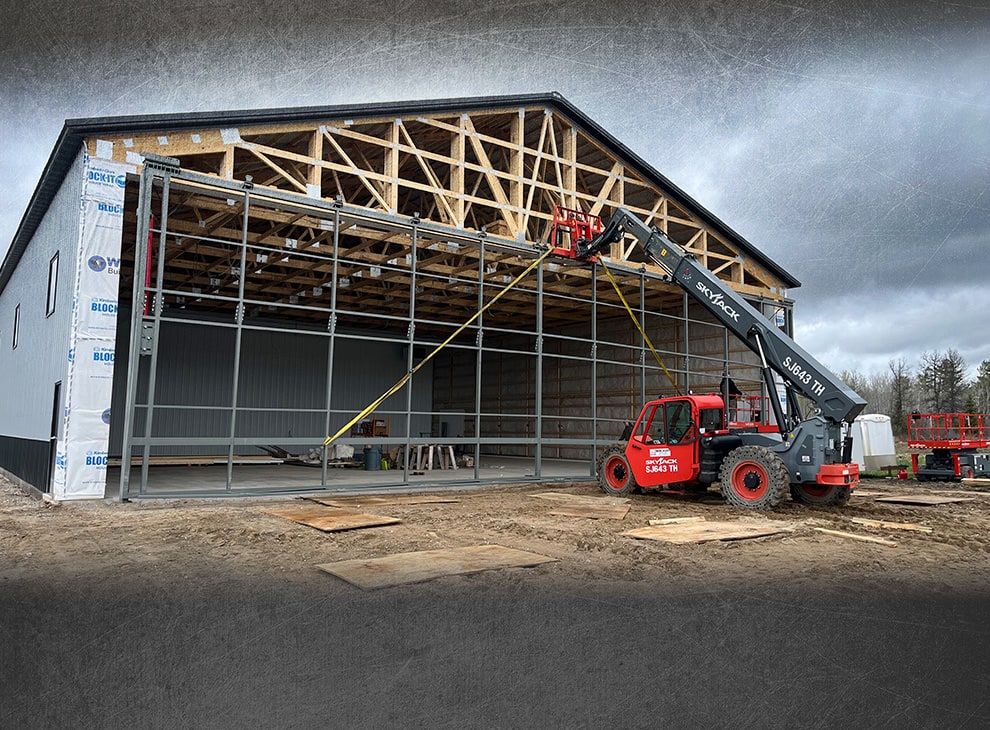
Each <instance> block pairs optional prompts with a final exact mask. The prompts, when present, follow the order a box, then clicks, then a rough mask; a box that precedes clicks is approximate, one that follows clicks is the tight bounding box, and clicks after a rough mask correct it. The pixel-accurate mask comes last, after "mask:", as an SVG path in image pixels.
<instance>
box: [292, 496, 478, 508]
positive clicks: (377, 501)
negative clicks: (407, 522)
mask: <svg viewBox="0 0 990 730" xmlns="http://www.w3.org/2000/svg"><path fill="white" fill-rule="evenodd" d="M306 499H308V500H311V501H313V502H319V503H320V504H325V505H327V506H328V507H363V506H367V507H395V506H398V505H404V504H446V503H456V502H459V501H460V500H458V499H454V498H452V497H437V496H434V495H427V494H424V495H415V494H396V495H368V496H366V497H362V496H361V495H357V494H355V495H351V496H347V497H317V496H313V497H306Z"/></svg>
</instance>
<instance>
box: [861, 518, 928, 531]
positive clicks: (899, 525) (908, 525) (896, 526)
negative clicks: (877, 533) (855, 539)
mask: <svg viewBox="0 0 990 730" xmlns="http://www.w3.org/2000/svg"><path fill="white" fill-rule="evenodd" d="M851 519H852V521H853V522H855V523H856V524H857V525H866V526H867V527H886V528H888V529H891V530H914V531H915V532H931V531H932V528H930V527H925V526H924V525H916V524H915V523H913V522H887V521H886V520H868V519H866V518H865V517H853V518H851Z"/></svg>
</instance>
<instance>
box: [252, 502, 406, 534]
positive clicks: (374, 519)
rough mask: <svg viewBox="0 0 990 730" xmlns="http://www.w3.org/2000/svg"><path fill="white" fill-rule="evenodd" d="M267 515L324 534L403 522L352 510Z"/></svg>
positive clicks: (284, 511) (282, 510)
mask: <svg viewBox="0 0 990 730" xmlns="http://www.w3.org/2000/svg"><path fill="white" fill-rule="evenodd" d="M265 512H266V513H268V514H270V515H274V516H275V517H283V518H285V519H287V520H292V521H293V522H298V523H299V524H300V525H307V526H309V527H315V528H316V529H317V530H323V532H341V531H343V530H357V529H360V528H362V527H380V526H382V525H394V524H396V523H399V522H402V520H400V519H398V518H397V517H386V516H384V515H372V514H366V513H364V512H357V511H355V510H350V509H333V508H330V507H321V508H316V509H314V508H312V507H302V508H300V507H284V508H275V509H270V510H265Z"/></svg>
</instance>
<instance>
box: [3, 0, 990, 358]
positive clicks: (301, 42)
mask: <svg viewBox="0 0 990 730" xmlns="http://www.w3.org/2000/svg"><path fill="white" fill-rule="evenodd" d="M988 31H990V3H987V2H970V3H967V4H959V3H942V2H931V1H929V2H924V1H918V2H913V3H905V2H901V1H900V0H882V1H881V2H877V3H864V2H851V1H842V2H815V3H806V4H800V3H777V2H767V1H763V2H761V1H758V0H750V1H749V2H697V1H694V0H691V1H689V0H679V1H678V2H646V1H645V0H639V1H629V2H612V3H604V2H587V1H584V2H563V1H561V0H557V1H555V0H539V1H533V2H527V1H525V0H522V1H516V2H513V1H512V0H508V1H507V2H495V1H494V0H482V1H481V2H476V3H463V2H454V1H453V0H451V1H448V2H425V1H423V0H408V1H405V2H400V1H398V0H394V1H392V2H383V3H366V2H340V1H338V2H334V1H332V0H331V1H322V0H321V1H317V0H309V1H304V2H296V3H272V2H258V1H257V0H243V1H242V2H239V3H236V4H230V3H226V2H221V1H220V0H196V1H195V2H193V1H188V0H173V1H172V2H170V3H168V4H164V5H159V4H146V3H139V2H125V1H123V0H121V1H119V2H103V3H100V2H90V3H68V2H64V1H63V0H47V1H46V0H41V1H39V2H34V3H21V4H17V5H16V7H11V8H9V9H5V11H4V27H3V29H2V30H0V101H2V103H3V113H2V118H0V140H2V143H3V144H2V145H0V179H2V180H3V181H4V183H3V187H2V199H0V200H2V204H0V250H2V248H5V247H6V245H7V244H8V243H9V241H10V238H11V237H12V236H13V233H14V230H15V229H16V226H17V222H18V221H19V219H20V216H21V214H22V212H23V210H24V207H25V206H26V204H27V200H28V198H29V197H30V194H31V191H32V190H33V188H34V185H35V184H36V182H37V180H38V176H39V175H40V173H41V170H42V168H43V165H44V162H45V160H46V158H47V155H48V153H49V151H50V150H51V147H52V145H53V143H54V141H55V139H56V137H57V135H58V132H59V129H60V128H61V125H62V121H63V120H64V119H65V118H72V117H86V116H105V115H106V116H109V115H124V114H141V113H150V114H154V113H166V112H181V111H202V110H222V109H238V108H261V107H277V106H298V105H319V104H338V103H361V102H376V101H390V100H404V99H416V98H442V97H449V96H477V95H486V94H508V93H523V92H532V91H549V90H557V91H560V92H562V93H563V94H564V95H565V96H567V97H568V98H569V99H570V100H571V101H572V102H573V103H574V104H576V105H577V106H578V107H579V108H581V109H582V110H583V111H585V112H586V113H587V114H588V115H589V116H591V117H592V118H593V119H595V120H596V121H597V122H599V123H600V124H601V125H602V126H603V127H605V128H606V129H607V130H608V131H609V132H611V133H612V134H614V135H615V136H616V137H618V138H619V139H620V140H622V141H623V142H624V143H625V144H626V145H628V146H629V147H630V148H631V149H632V150H633V151H635V152H636V153H638V154H640V155H641V156H642V157H643V158H644V159H646V160H647V161H648V162H650V163H651V164H653V165H654V166H655V167H657V168H658V169H659V170H660V171H661V172H663V173H664V174H665V175H667V176H668V177H670V178H671V179H672V180H673V181H674V182H675V183H677V184H678V185H679V186H680V187H682V188H684V189H685V190H686V191H687V192H688V193H690V194H691V195H693V196H694V197H695V198H696V199H698V200H699V202H701V203H702V204H703V205H705V206H706V207H707V208H708V209H709V210H711V211H713V212H714V213H715V214H716V215H717V216H718V217H720V218H722V219H723V220H724V221H725V222H726V223H727V224H728V225H730V226H731V227H733V228H735V229H736V230H738V231H739V232H740V233H741V234H742V235H743V236H745V237H746V238H748V239H749V240H750V241H751V242H752V243H753V244H754V245H756V246H757V247H758V248H760V249H761V250H763V251H764V252H766V253H767V254H768V255H770V256H771V257H773V258H774V259H776V260H777V261H778V262H779V263H780V264H782V265H783V266H784V267H785V268H786V269H788V270H789V271H790V272H791V273H793V274H794V275H795V276H796V277H797V278H798V279H800V280H801V281H802V282H803V286H802V287H801V288H800V289H798V290H795V291H794V292H792V294H793V295H794V296H795V297H796V299H797V302H798V307H797V319H798V322H799V325H800V328H799V335H800V336H801V337H802V338H806V339H802V344H804V345H805V346H806V347H807V348H808V349H809V350H811V351H812V352H817V349H816V348H817V347H819V346H820V347H821V348H822V349H826V350H829V351H831V350H833V349H835V350H836V353H837V355H836V356H837V357H838V356H840V355H841V357H842V358H843V360H844V361H854V360H856V361H860V362H863V363H874V362H879V360H878V359H877V358H880V357H882V355H883V353H889V352H901V351H905V352H907V351H909V350H912V348H913V350H914V351H915V352H920V351H921V350H922V349H932V348H933V347H936V346H937V345H935V344H928V343H934V342H935V341H936V340H937V341H938V342H944V344H943V345H941V347H942V348H943V349H944V348H945V347H948V346H957V347H958V348H959V349H961V348H962V345H963V343H964V342H965V343H966V347H967V348H968V349H967V352H969V353H970V355H969V359H970V362H974V361H975V362H978V361H979V360H980V359H985V358H990V344H983V345H980V344H979V342H973V343H972V344H970V343H971V339H972V340H977V341H978V340H979V339H980V337H978V336H973V335H972V333H974V332H976V333H980V334H982V335H983V336H982V341H983V342H984V343H990V334H988V333H987V331H986V326H985V325H984V324H983V321H982V319H980V318H979V316H978V315H977V314H976V312H975V309H974V308H973V307H972V306H967V303H969V304H971V302H972V299H973V298H974V297H976V296H977V295H979V287H983V286H985V282H986V281H987V279H988V277H990V271H988V269H990V265H988V264H987V263H986V259H987V256H986V253H985V252H986V251H987V250H988V245H990V238H988V237H990V213H988V211H990V192H988V191H987V185H988V181H990V148H988V147H990V135H988V134H987V132H986V130H987V129H990V76H988V74H987V73H986V68H987V67H988V66H990V51H988V49H990V32H988ZM918 292H923V293H924V295H925V296H926V297H927V298H928V299H929V304H928V305H927V309H925V308H919V309H917V311H915V306H914V301H915V297H917V294H918ZM947 302H952V303H953V306H952V307H951V308H948V306H947V304H946V303H947ZM926 312H928V313H934V312H937V313H938V314H937V318H936V315H935V314H926ZM908 313H911V315H910V321H908V320H907V319H906V318H907V317H908ZM947 317H948V318H949V319H950V320H951V322H953V326H952V327H946V326H945V318H947ZM895 331H896V333H895ZM954 331H955V333H956V334H953V332H954ZM871 332H872V335H870V336H868V335H869V333H871ZM864 333H865V334H864ZM899 333H904V334H899ZM912 338H913V339H912ZM967 338H970V339H967ZM836 348H838V349H836ZM915 356H916V355H914V354H912V356H911V357H912V358H913V357H915ZM822 359H825V360H827V358H825V357H823V358H822ZM827 361H828V360H827ZM883 362H885V360H884V361H883ZM883 362H881V364H883Z"/></svg>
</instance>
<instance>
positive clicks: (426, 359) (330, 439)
mask: <svg viewBox="0 0 990 730" xmlns="http://www.w3.org/2000/svg"><path fill="white" fill-rule="evenodd" d="M551 253H553V249H552V248H550V249H547V250H546V251H544V252H543V253H542V254H541V255H540V257H539V258H537V259H535V260H534V261H533V263H531V264H530V265H529V266H527V267H526V269H525V270H524V271H523V272H522V273H521V274H520V275H519V276H517V277H516V278H515V279H514V280H513V281H512V283H510V284H509V285H508V286H507V287H505V288H504V289H502V290H501V291H499V293H498V294H496V295H495V296H494V297H492V299H491V301H490V302H488V303H487V304H486V305H485V306H483V307H482V308H481V309H479V310H478V311H477V312H475V313H474V314H473V315H471V318H470V319H468V320H467V321H466V322H465V323H464V324H462V325H461V326H460V327H458V328H457V330H456V331H455V332H454V334H452V335H451V336H450V337H448V338H447V339H446V340H444V341H443V342H441V343H440V344H439V345H437V346H436V347H435V348H434V349H433V352H431V353H430V354H429V355H427V356H426V357H424V358H423V359H422V360H421V361H420V362H419V364H418V365H416V367H414V368H413V369H412V370H410V371H409V372H408V373H406V374H405V375H403V376H402V377H401V378H399V380H398V382H396V384H395V385H393V386H392V387H391V388H389V389H388V390H386V391H385V392H384V393H382V394H381V395H380V396H379V397H378V398H376V399H375V400H374V401H372V402H371V403H370V404H368V406H367V407H366V408H365V409H364V410H362V411H361V412H360V413H358V414H357V415H356V416H354V418H352V419H351V420H350V421H348V422H347V423H345V424H344V425H343V426H342V427H341V429H340V430H339V431H337V433H335V434H334V435H333V436H327V438H326V440H324V442H323V445H324V446H329V445H330V444H332V443H333V442H334V441H336V440H337V439H339V438H340V437H341V436H342V435H343V434H344V433H345V432H346V431H348V430H350V428H351V427H352V426H353V425H354V424H355V423H357V422H358V421H360V420H361V419H362V418H364V417H365V416H367V415H368V414H369V413H373V412H374V410H375V409H376V408H378V406H380V405H381V404H382V403H384V402H385V400H386V399H388V398H389V397H390V396H392V395H395V394H396V393H398V392H399V391H400V390H402V386H404V385H405V384H406V383H408V382H409V381H410V379H412V376H413V375H415V374H416V373H417V371H419V369H420V368H421V367H423V366H424V365H425V364H426V363H428V362H429V361H430V360H432V359H433V356H434V355H436V354H437V353H438V352H440V350H442V349H443V348H445V347H446V346H447V345H449V344H450V343H451V341H453V339H454V338H455V337H457V335H459V334H460V333H461V332H463V331H464V330H465V329H467V328H468V327H469V326H470V325H471V323H472V322H474V321H475V320H476V319H478V317H480V316H481V315H482V314H484V313H485V311H486V310H487V309H488V308H489V307H490V306H492V305H493V304H494V303H495V302H497V301H498V300H499V299H501V298H502V295H504V294H505V293H506V292H507V291H509V290H510V289H511V288H512V287H514V286H515V285H516V284H518V283H519V282H520V281H522V280H523V279H524V278H525V277H526V275H527V274H529V272H531V271H532V270H533V269H535V268H536V267H537V266H539V264H540V262H542V261H543V259H545V258H546V257H547V256H549V255H550V254H551ZM619 296H622V295H621V294H620V295H619Z"/></svg>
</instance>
